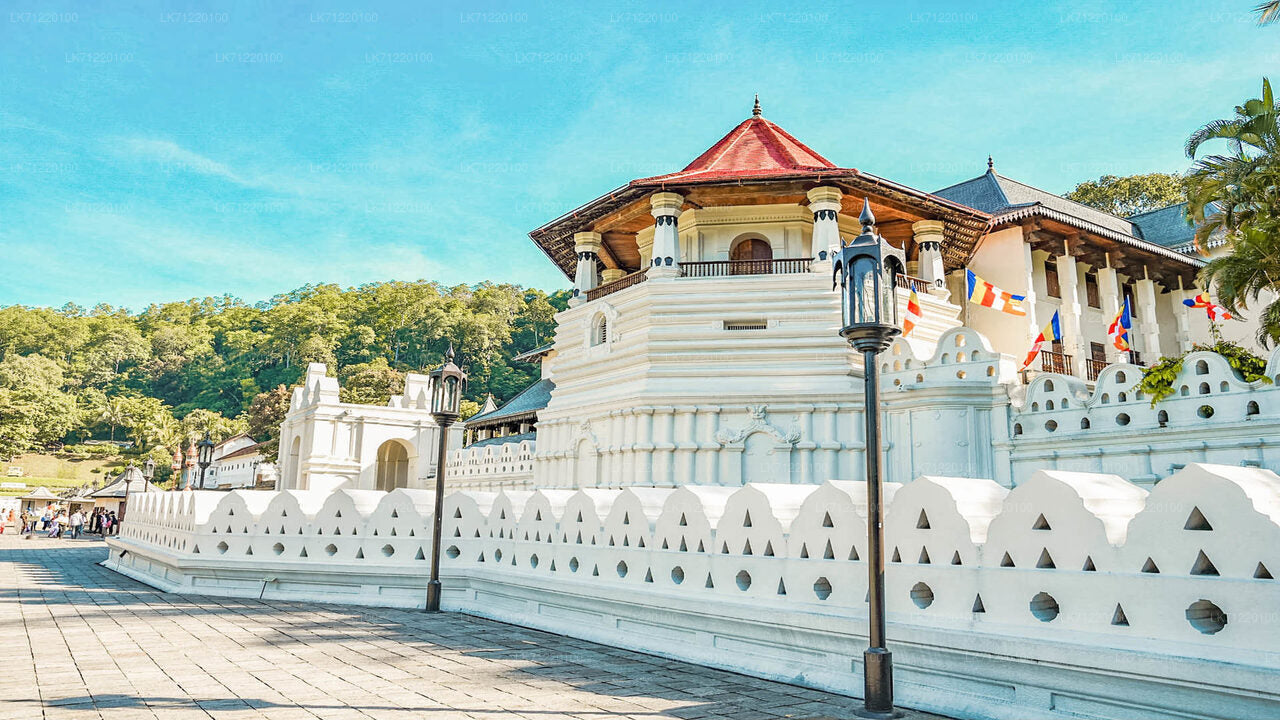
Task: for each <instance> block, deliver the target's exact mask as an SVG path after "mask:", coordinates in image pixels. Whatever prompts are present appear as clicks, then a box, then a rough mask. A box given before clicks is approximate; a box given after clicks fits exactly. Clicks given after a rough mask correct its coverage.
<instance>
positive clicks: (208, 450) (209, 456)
mask: <svg viewBox="0 0 1280 720" xmlns="http://www.w3.org/2000/svg"><path fill="white" fill-rule="evenodd" d="M213 447H214V442H213V439H212V438H210V437H209V433H208V432H206V433H205V434H204V437H203V438H200V442H198V443H196V450H197V454H198V458H199V463H200V489H202V490H203V489H204V473H205V471H206V470H208V469H209V466H210V465H212V464H213Z"/></svg>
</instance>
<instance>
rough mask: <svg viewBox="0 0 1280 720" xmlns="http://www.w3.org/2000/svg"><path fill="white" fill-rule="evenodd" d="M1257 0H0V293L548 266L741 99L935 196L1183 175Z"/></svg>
mask: <svg viewBox="0 0 1280 720" xmlns="http://www.w3.org/2000/svg"><path fill="white" fill-rule="evenodd" d="M1255 4H1256V3H1255V2H1253V0H1231V1H1229V2H1203V1H1201V2H1145V1H1143V2H1118V3H1101V2H1098V3H1089V2H1077V3H1069V4H1067V3H1063V4H1062V5H1061V7H1058V6H1057V4H1056V3H1022V2H1019V3H1010V2H1007V1H1006V2H992V3H976V2H975V3H964V4H960V3H912V2H892V3H890V2H876V3H872V2H865V3H858V4H857V5H858V6H857V7H848V8H845V7H838V6H840V5H844V4H829V5H827V6H821V7H819V6H812V7H814V9H813V10H812V11H810V10H806V9H801V10H795V11H785V12H779V11H777V8H778V7H780V6H779V5H778V4H777V3H760V4H758V5H756V6H754V7H753V6H752V4H750V3H734V4H732V5H721V4H716V3H702V4H699V3H688V2H680V3H663V2H647V3H643V4H636V5H632V6H630V7H618V8H616V9H610V8H608V7H605V6H604V4H602V3H590V2H588V3H580V2H556V3H545V4H533V3H521V4H503V3H500V2H492V3H485V4H482V5H478V4H475V3H461V4H459V3H448V2H421V1H420V0H413V1H405V2H381V3H360V2H355V1H351V0H343V2H338V3H323V4H320V5H316V6H312V5H306V4H301V3H289V2H271V3H263V2H256V1H255V2H244V3H238V2H225V0H209V1H208V2H204V3H191V4H186V3H163V4H160V3H150V2H143V1H135V2H128V3H118V2H110V3H108V2H77V3H73V2H57V1H55V2H53V3H51V4H50V3H45V2H42V3H38V4H21V3H17V4H13V3H9V4H6V5H7V7H6V8H5V9H3V10H0V267H2V268H3V281H0V306H2V305H8V304H13V303H22V304H28V305H53V306H58V305H61V304H63V303H64V302H67V301H73V302H76V303H79V304H81V305H86V306H91V305H93V304H96V303H99V302H106V303H111V304H113V305H124V306H127V307H130V308H133V309H135V310H137V309H141V308H142V307H144V306H145V305H146V304H147V303H149V302H158V301H168V300H180V299H185V298H188V297H194V296H204V295H220V294H223V293H231V294H234V295H237V296H239V297H242V298H244V299H245V300H248V301H250V302H254V301H258V300H262V299H266V298H268V297H270V296H271V295H273V294H275V293H278V292H283V291H287V290H290V289H293V288H295V287H298V286H301V285H303V284H306V283H313V282H336V283H341V284H343V285H352V284H360V283H364V282H372V281H378V280H390V279H401V280H414V279H418V278H428V279H435V280H440V281H442V282H446V283H460V282H467V283H470V282H477V281H480V280H484V279H493V280H500V281H510V282H516V283H521V284H524V285H533V286H537V287H542V288H545V289H548V290H550V289H556V288H559V287H562V286H565V285H567V281H566V280H565V279H564V277H563V276H562V275H560V274H559V272H558V271H557V270H556V269H555V268H554V267H553V266H552V265H551V263H550V262H549V261H548V260H546V258H545V257H544V256H543V255H542V254H541V252H540V251H539V250H538V249H537V248H536V247H535V246H534V245H533V244H532V243H531V242H530V241H529V239H528V237H527V233H528V231H529V230H531V229H533V228H535V227H537V226H539V225H541V224H542V223H544V222H546V221H547V220H549V219H551V218H554V217H556V216H557V215H559V214H561V213H562V212H565V211H567V210H571V209H573V208H574V207H577V206H578V205H580V204H582V203H584V202H586V201H588V200H591V199H593V198H595V197H596V196H598V195H601V194H604V193H606V192H607V191H609V190H611V189H612V188H614V187H617V186H618V185H621V184H624V183H625V182H627V181H628V180H630V179H632V178H636V177H643V176H648V175H655V174H659V173H663V172H670V171H673V170H677V169H679V168H680V167H683V166H684V165H685V164H686V163H687V162H688V161H689V160H691V159H693V158H694V157H695V156H697V155H698V154H699V153H700V152H701V151H702V150H703V149H705V148H706V147H707V146H708V145H710V144H711V143H712V142H714V141H715V140H716V139H718V138H719V137H720V136H721V135H723V134H724V133H725V132H727V131H728V130H729V129H730V128H732V127H733V126H734V125H735V124H737V123H738V122H740V121H741V120H742V119H744V118H745V117H747V116H748V115H749V113H750V109H751V96H752V93H755V92H758V93H760V97H761V102H762V104H763V106H764V111H765V116H766V117H768V118H769V119H771V120H773V121H775V122H777V123H779V124H780V125H782V126H783V127H784V128H786V129H788V130H789V131H790V132H791V133H792V134H794V135H796V136H797V137H798V138H799V139H801V140H802V141H804V142H806V143H808V144H809V145H810V146H811V147H813V148H814V149H815V150H817V151H818V152H819V153H822V154H823V155H825V156H826V157H827V158H829V159H831V160H832V161H833V162H835V163H837V164H838V165H842V166H847V167H857V168H859V169H861V170H865V171H868V172H873V173H876V174H879V175H882V176H885V177H888V178H891V179H893V180H896V181H899V182H903V183H906V184H908V185H912V186H914V187H918V188H921V189H924V190H935V189H938V188H940V187H942V186H944V185H948V184H951V183H953V182H956V181H959V180H962V179H965V178H968V177H971V176H974V175H977V174H979V173H980V172H982V171H983V170H984V169H985V163H986V157H987V154H988V153H990V154H992V155H994V156H995V161H996V167H997V169H998V170H999V171H1000V172H1002V173H1003V174H1006V175H1009V176H1011V177H1014V178H1016V179H1019V180H1022V181H1024V182H1029V183H1031V184H1033V185H1037V186H1039V187H1043V188H1045V189H1047V190H1051V191H1053V192H1065V191H1067V190H1070V189H1071V188H1072V187H1073V186H1074V185H1075V183H1077V182H1079V181H1081V180H1085V179H1090V178H1096V177H1097V176H1099V175H1102V174H1107V173H1110V174H1131V173H1138V172H1151V171H1180V170H1182V169H1184V168H1185V167H1186V165H1187V162H1186V161H1185V159H1184V158H1183V157H1182V154H1181V147H1182V143H1183V140H1184V139H1185V138H1186V136H1187V135H1188V134H1189V133H1190V132H1191V131H1192V130H1193V129H1194V128H1195V127H1197V126H1198V125H1199V124H1201V123H1203V122H1205V121H1207V120H1210V119H1213V118H1215V117H1219V116H1225V115H1228V114H1229V113H1230V111H1231V108H1232V107H1233V106H1234V105H1235V104H1236V103H1237V102H1239V101H1241V100H1243V99H1244V98H1246V97H1250V96H1253V95H1255V94H1256V93H1257V92H1258V89H1259V86H1260V82H1261V77H1262V76H1263V75H1264V74H1268V73H1271V71H1272V69H1273V68H1275V67H1277V59H1280V27H1273V28H1263V29H1259V28H1257V27H1256V26H1255V25H1254V24H1253V19H1252V17H1251V15H1250V13H1249V9H1250V7H1252V6H1253V5H1255ZM849 5H853V4H849ZM729 7H732V8H733V9H732V10H729V9H727V8H729ZM797 7H799V6H797ZM805 7H810V6H805Z"/></svg>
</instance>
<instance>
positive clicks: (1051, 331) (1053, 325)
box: [1021, 310, 1062, 370]
mask: <svg viewBox="0 0 1280 720" xmlns="http://www.w3.org/2000/svg"><path fill="white" fill-rule="evenodd" d="M1061 339H1062V323H1061V322H1059V321H1058V311H1056V310H1055V311H1054V312H1053V317H1051V318H1049V324H1048V325H1045V326H1044V329H1043V330H1041V331H1040V335H1039V336H1037V337H1036V341H1035V342H1034V343H1032V344H1031V350H1030V351H1028V352H1027V359H1026V360H1023V361H1022V368H1021V369H1022V370H1026V369H1027V366H1028V365H1030V364H1031V363H1032V362H1034V361H1035V359H1036V356H1037V355H1039V354H1040V350H1041V348H1042V347H1043V346H1044V344H1045V343H1051V342H1053V341H1054V340H1061Z"/></svg>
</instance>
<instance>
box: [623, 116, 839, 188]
mask: <svg viewBox="0 0 1280 720" xmlns="http://www.w3.org/2000/svg"><path fill="white" fill-rule="evenodd" d="M834 169H837V168H836V165H835V163H833V162H831V161H830V160H828V159H826V158H824V157H822V156H821V155H819V154H818V153H816V152H814V151H813V150H812V149H810V148H809V146H808V145H805V144H804V143H802V142H800V141H799V140H797V139H795V138H794V137H792V136H791V133H789V132H787V131H786V130H783V129H782V128H780V127H778V126H777V125H775V124H773V123H771V122H769V121H768V120H765V119H764V118H763V117H760V116H753V117H749V118H747V119H746V120H744V121H742V123H741V124H739V125H738V126H737V127H735V128H734V129H733V130H730V131H729V134H728V135H725V136H724V137H722V138H720V140H719V142H717V143H716V144H715V145H712V146H711V147H710V149H708V150H707V151H706V152H704V153H702V154H701V155H699V156H698V158H697V159H696V160H694V161H693V162H691V163H689V165H688V166H686V167H685V169H683V170H681V171H680V172H674V173H669V174H667V175H658V176H655V177H649V178H641V179H639V180H635V181H633V182H632V183H631V184H632V185H656V184H660V183H673V182H674V183H688V182H700V181H714V180H724V179H728V178H736V177H770V176H774V175H796V174H804V173H807V172H822V171H824V170H834Z"/></svg>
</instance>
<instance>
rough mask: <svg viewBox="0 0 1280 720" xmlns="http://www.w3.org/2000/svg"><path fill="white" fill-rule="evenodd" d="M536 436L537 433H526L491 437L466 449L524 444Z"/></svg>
mask: <svg viewBox="0 0 1280 720" xmlns="http://www.w3.org/2000/svg"><path fill="white" fill-rule="evenodd" d="M536 436H537V433H531V432H527V433H520V434H519V435H508V436H506V437H491V438H486V439H484V440H478V441H476V442H473V443H471V444H470V445H468V446H467V449H468V450H470V449H471V448H478V447H487V446H489V445H506V444H507V443H519V442H524V441H525V440H533V439H534V438H535V437H536Z"/></svg>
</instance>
